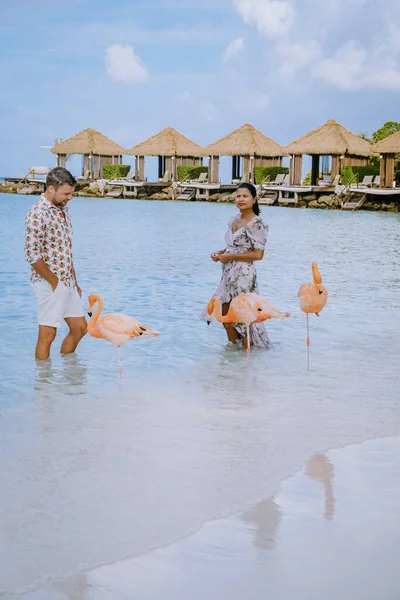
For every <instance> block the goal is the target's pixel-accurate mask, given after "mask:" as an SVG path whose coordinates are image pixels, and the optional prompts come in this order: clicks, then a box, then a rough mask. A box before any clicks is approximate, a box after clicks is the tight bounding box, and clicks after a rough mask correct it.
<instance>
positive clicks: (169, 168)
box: [163, 156, 172, 177]
mask: <svg viewBox="0 0 400 600" xmlns="http://www.w3.org/2000/svg"><path fill="white" fill-rule="evenodd" d="M166 171H169V172H170V174H172V157H171V156H166V157H165V172H166ZM165 172H164V173H163V177H164V175H165Z"/></svg>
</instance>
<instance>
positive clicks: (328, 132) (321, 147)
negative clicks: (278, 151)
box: [285, 119, 375, 185]
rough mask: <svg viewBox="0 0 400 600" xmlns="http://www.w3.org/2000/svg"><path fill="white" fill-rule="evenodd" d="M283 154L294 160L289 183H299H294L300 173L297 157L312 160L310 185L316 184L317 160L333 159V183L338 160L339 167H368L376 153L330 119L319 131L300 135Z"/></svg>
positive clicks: (362, 140) (318, 128)
mask: <svg viewBox="0 0 400 600" xmlns="http://www.w3.org/2000/svg"><path fill="white" fill-rule="evenodd" d="M285 150H286V152H287V153H288V154H290V155H291V156H293V157H294V160H293V161H292V163H293V165H294V167H295V168H294V170H295V171H296V173H291V181H292V183H300V182H299V181H296V179H298V174H299V172H300V173H301V168H300V169H299V165H300V164H301V163H300V160H298V159H299V157H301V156H302V155H303V154H308V155H311V156H312V157H313V162H312V174H311V184H312V185H316V184H317V180H318V175H319V157H320V156H332V169H331V178H332V180H333V179H334V178H335V176H336V175H338V174H339V172H340V160H341V161H342V166H352V165H363V164H368V162H369V158H370V157H371V156H372V155H373V154H374V153H375V152H374V149H373V146H372V144H370V143H369V142H368V141H366V140H364V139H362V138H361V137H360V136H358V135H356V134H355V133H352V132H351V131H349V130H348V129H346V128H345V127H343V125H340V123H337V122H336V121H335V119H329V121H327V122H326V123H324V125H321V127H317V128H316V129H313V130H312V131H309V132H308V133H306V134H305V135H302V136H301V137H299V138H298V139H297V140H295V141H294V142H291V143H290V144H288V145H287V146H285ZM339 157H342V158H341V159H339ZM296 163H297V164H296ZM292 170H293V169H292ZM293 175H294V177H293Z"/></svg>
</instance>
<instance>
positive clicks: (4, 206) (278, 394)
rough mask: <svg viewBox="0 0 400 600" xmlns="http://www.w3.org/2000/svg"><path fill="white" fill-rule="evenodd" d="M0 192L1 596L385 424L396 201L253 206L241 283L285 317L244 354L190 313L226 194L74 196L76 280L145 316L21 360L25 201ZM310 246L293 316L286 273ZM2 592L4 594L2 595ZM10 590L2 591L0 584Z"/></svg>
mask: <svg viewBox="0 0 400 600" xmlns="http://www.w3.org/2000/svg"><path fill="white" fill-rule="evenodd" d="M35 199H36V198H32V197H30V198H29V197H22V198H21V197H20V196H16V195H14V196H12V195H4V194H3V195H1V196H0V215H1V219H0V239H1V250H0V257H1V260H0V265H1V266H0V269H1V272H0V279H1V292H2V293H1V296H0V331H1V345H0V392H1V398H0V414H1V419H0V440H1V453H0V469H1V473H2V478H3V481H6V485H5V488H4V490H3V491H2V495H1V498H0V518H1V521H2V523H3V524H4V527H3V528H2V530H1V532H0V598H2V597H4V598H8V597H13V596H12V594H13V593H15V594H16V593H17V592H18V590H20V591H21V590H24V589H27V588H29V587H30V586H33V587H34V586H35V585H36V586H39V585H40V584H42V583H43V581H46V579H47V578H49V577H56V576H65V575H66V574H70V573H78V572H80V571H82V570H84V569H86V568H95V567H98V566H100V565H103V564H106V563H111V562H116V561H118V560H121V559H122V558H126V557H134V556H138V555H143V554H145V553H146V552H149V551H151V550H154V549H155V548H159V547H161V546H167V545H168V544H171V543H173V542H175V541H176V540H177V539H179V538H182V537H184V536H185V535H188V534H189V533H190V532H193V531H194V530H196V529H198V528H199V527H200V526H201V525H202V524H203V523H205V522H206V521H209V520H212V519H217V518H221V517H223V516H225V515H227V514H232V513H238V512H239V511H242V510H244V509H246V507H250V506H252V505H255V504H256V503H258V502H260V501H262V500H263V499H265V498H268V497H269V496H271V495H272V494H273V493H274V492H275V491H276V489H277V485H278V483H279V481H281V480H282V479H283V478H285V477H287V476H289V475H290V474H292V473H293V472H294V471H296V469H297V468H299V467H300V466H301V464H302V463H303V462H304V461H305V460H306V459H307V458H308V457H309V456H310V455H311V454H312V453H315V452H317V451H320V450H323V449H326V448H331V447H337V446H341V445H345V444H348V443H351V442H357V441H360V440H362V439H367V438H373V437H378V436H386V435H396V434H400V404H399V392H398V390H399V383H400V374H399V372H400V369H399V358H400V344H399V337H400V319H399V314H400V299H399V298H400V295H399V292H400V260H399V258H400V216H399V215H397V214H388V213H367V212H357V213H341V212H338V211H313V210H299V209H282V208H275V207H272V208H264V209H263V211H262V216H263V218H264V219H265V221H266V222H267V223H268V224H269V226H270V236H269V243H268V246H267V251H266V255H265V259H264V261H263V262H262V263H259V264H258V272H259V282H260V292H261V293H262V294H263V295H265V296H266V297H267V298H269V299H270V300H271V302H272V303H273V304H275V305H276V306H278V307H279V308H281V309H282V310H288V311H290V312H291V314H292V316H291V318H290V319H287V320H286V321H284V322H279V321H270V322H269V323H268V325H267V326H268V331H269V333H270V336H271V338H272V339H273V340H274V341H276V342H278V343H277V344H276V346H275V347H274V348H273V349H272V350H270V351H254V352H252V353H251V355H250V357H247V356H246V355H245V353H244V352H242V351H238V350H237V349H235V348H232V347H230V346H229V345H228V344H227V343H226V339H225V333H224V331H223V330H222V329H219V328H213V327H207V326H206V325H205V323H204V322H202V321H201V320H199V319H198V315H199V313H200V312H201V310H202V308H203V306H204V305H205V303H206V302H207V301H208V299H209V297H210V296H211V295H212V294H213V292H214V290H215V288H216V286H217V284H218V281H219V278H220V265H218V264H215V263H213V262H212V261H211V260H210V258H209V255H210V253H211V252H212V251H214V250H217V249H220V248H222V247H223V245H224V242H223V238H224V234H225V229H226V224H227V221H228V219H229V217H230V216H231V215H232V214H234V212H235V210H236V209H235V207H234V206H233V205H225V204H208V203H178V202H176V203H173V202H155V201H119V200H107V199H105V200H95V199H84V198H75V199H74V200H73V201H72V202H71V203H70V209H71V213H72V218H73V223H74V235H75V239H74V249H75V264H76V270H77V273H78V278H79V281H80V285H81V287H82V289H83V292H84V296H87V295H88V293H90V292H96V293H99V294H100V295H102V296H103V299H104V304H105V311H106V312H108V311H109V312H118V311H121V312H125V313H127V314H130V315H132V316H134V317H135V318H137V319H138V320H140V321H142V322H143V323H144V324H146V325H149V326H151V327H153V328H156V329H158V330H159V331H161V333H162V335H161V336H160V337H159V338H156V339H150V340H142V339H141V340H134V341H133V342H132V343H131V344H130V345H127V346H125V347H124V348H123V350H122V356H123V361H124V372H123V375H122V385H121V388H120V389H118V388H117V351H116V349H115V348H114V347H113V346H111V345H110V344H108V343H107V342H105V341H102V340H95V339H93V338H90V337H88V336H87V337H86V338H85V339H84V340H83V342H82V343H81V345H80V347H79V351H78V353H77V355H76V356H72V357H66V358H61V357H60V356H59V355H58V348H59V345H60V342H61V333H60V334H59V336H58V338H57V340H56V342H55V343H54V346H53V356H52V360H51V362H50V363H44V364H42V365H39V364H36V363H35V361H34V359H33V350H34V345H35V340H36V320H35V307H34V302H33V295H32V293H31V289H30V284H29V274H28V265H26V263H24V259H23V235H24V215H25V213H26V212H27V210H28V209H29V207H30V206H31V204H32V203H33V202H34V201H35ZM313 260H317V262H318V264H319V267H320V270H321V273H322V276H323V279H324V284H325V285H326V287H327V289H328V292H329V299H328V304H327V305H326V307H325V309H324V310H323V312H322V313H321V317H320V318H319V319H318V318H316V317H313V318H312V319H311V372H310V373H308V372H307V370H306V346H305V316H304V315H303V314H302V313H301V311H300V310H299V309H298V304H297V297H296V295H297V290H298V288H299V286H300V285H301V284H302V283H304V282H306V281H309V280H310V277H311V262H312V261H313ZM1 592H3V596H1ZM15 597H17V596H15Z"/></svg>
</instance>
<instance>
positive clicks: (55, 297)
mask: <svg viewBox="0 0 400 600" xmlns="http://www.w3.org/2000/svg"><path fill="white" fill-rule="evenodd" d="M32 287H33V291H34V292H35V296H36V304H37V315H38V324H39V325H47V327H56V328H57V327H60V326H61V325H62V324H63V321H64V319H67V318H68V317H83V316H84V314H85V313H84V312H83V305H82V300H81V298H80V296H79V294H78V291H77V289H76V287H75V286H74V287H67V286H66V285H64V283H63V282H62V281H59V282H58V285H57V287H56V289H55V290H54V292H53V288H52V287H51V285H50V283H48V282H47V281H46V280H45V279H42V280H41V281H34V282H33V283H32Z"/></svg>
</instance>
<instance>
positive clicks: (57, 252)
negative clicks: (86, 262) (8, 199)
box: [25, 196, 75, 287]
mask: <svg viewBox="0 0 400 600" xmlns="http://www.w3.org/2000/svg"><path fill="white" fill-rule="evenodd" d="M25 231H26V235H25V260H26V261H27V262H28V263H30V264H31V265H32V264H33V263H35V262H37V261H38V260H39V259H40V258H42V259H43V260H44V262H45V263H46V264H47V266H48V267H49V269H50V270H51V271H52V272H53V273H54V274H55V275H56V276H57V277H58V279H60V280H61V281H62V282H63V283H64V284H65V285H66V286H68V287H72V286H74V285H75V279H74V276H73V262H72V222H71V217H70V214H69V210H68V208H67V207H64V208H58V207H56V206H54V205H53V204H52V203H51V202H49V200H47V198H45V197H44V196H41V197H40V199H39V200H38V201H37V202H36V204H34V206H32V208H31V210H30V211H29V212H28V214H27V215H26V218H25ZM41 280H42V277H40V275H38V274H37V273H36V271H35V270H34V269H33V267H32V273H31V281H32V282H34V281H41Z"/></svg>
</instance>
